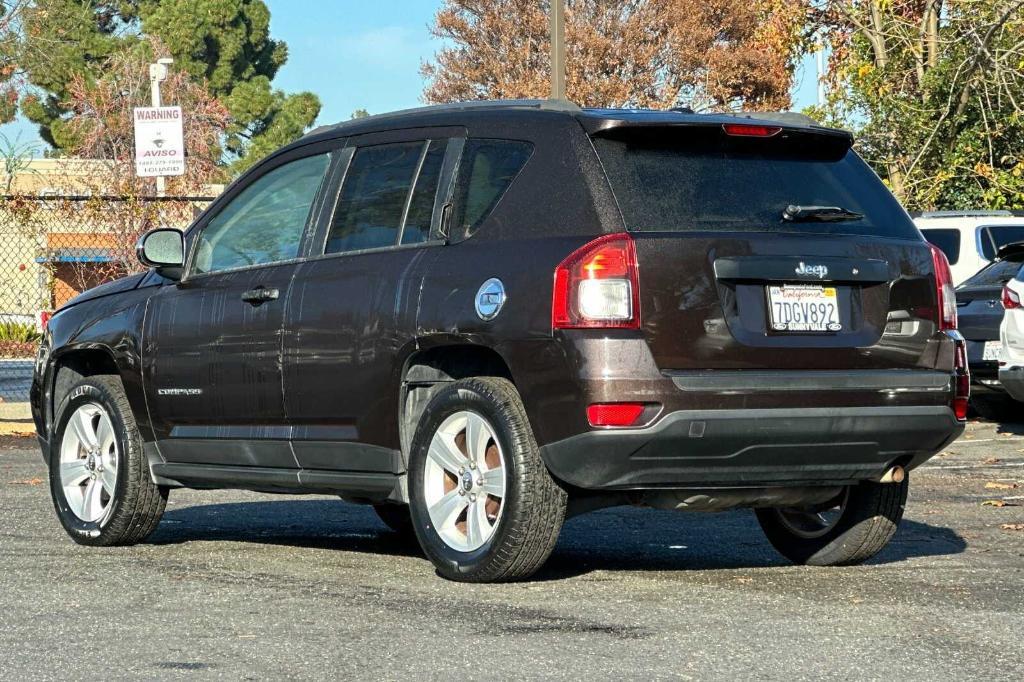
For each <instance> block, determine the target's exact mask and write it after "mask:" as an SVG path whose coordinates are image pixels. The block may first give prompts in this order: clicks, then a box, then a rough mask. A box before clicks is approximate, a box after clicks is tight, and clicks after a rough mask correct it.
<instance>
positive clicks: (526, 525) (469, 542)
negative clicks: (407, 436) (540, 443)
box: [409, 377, 566, 582]
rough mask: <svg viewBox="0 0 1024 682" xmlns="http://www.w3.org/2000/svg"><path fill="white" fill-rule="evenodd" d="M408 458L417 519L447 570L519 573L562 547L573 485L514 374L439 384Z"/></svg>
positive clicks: (422, 537)
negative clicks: (552, 467) (530, 415)
mask: <svg viewBox="0 0 1024 682" xmlns="http://www.w3.org/2000/svg"><path fill="white" fill-rule="evenodd" d="M409 460H410V461H409V499H410V505H409V506H410V509H411V511H412V521H413V528H414V530H415V532H416V537H417V538H418V539H419V541H420V545H421V546H422V547H423V551H424V553H425V554H426V555H427V557H428V558H429V559H430V560H431V561H432V562H433V563H434V566H436V567H437V571H438V573H440V574H441V575H442V576H443V577H445V578H448V579H450V580H458V581H465V582H499V581H509V580H521V579H524V578H527V577H529V576H531V575H533V573H534V572H536V571H537V569H539V568H540V567H541V565H543V563H544V562H545V561H546V560H547V558H548V556H550V554H551V552H552V550H554V548H555V543H556V542H557V540H558V534H559V532H560V531H561V528H562V522H563V521H564V520H565V509H566V493H565V491H564V490H563V489H562V488H561V487H559V486H558V484H557V483H556V482H555V481H554V479H552V478H551V475H550V474H549V473H548V470H547V468H546V467H545V466H544V463H543V461H542V460H541V457H540V452H539V449H538V447H537V443H536V441H535V439H534V437H533V431H532V430H531V428H530V423H529V421H528V420H527V417H526V410H525V409H524V407H523V403H522V401H521V400H520V398H519V393H518V392H517V391H516V389H515V386H513V385H512V383H511V382H509V381H508V380H506V379H500V378H496V377H480V378H473V379H464V380H461V381H456V382H454V383H452V384H450V385H449V386H447V387H445V388H443V389H441V390H440V391H439V392H438V393H437V395H435V396H434V397H433V398H432V399H431V401H430V403H429V404H428V405H427V407H426V409H425V410H424V412H423V415H422V416H421V417H420V420H419V424H418V426H417V428H416V434H415V437H414V438H413V443H412V448H411V451H410V458H409Z"/></svg>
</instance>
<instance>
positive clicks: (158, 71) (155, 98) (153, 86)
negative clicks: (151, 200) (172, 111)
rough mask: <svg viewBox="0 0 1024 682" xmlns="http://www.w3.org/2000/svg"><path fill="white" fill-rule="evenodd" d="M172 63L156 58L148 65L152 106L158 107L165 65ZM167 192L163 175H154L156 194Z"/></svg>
mask: <svg viewBox="0 0 1024 682" xmlns="http://www.w3.org/2000/svg"><path fill="white" fill-rule="evenodd" d="M173 63H174V60H173V59H170V58H164V59H158V60H157V62H156V64H150V65H149V90H150V94H151V96H152V105H153V108H154V109H156V108H159V107H160V106H161V104H160V83H161V82H163V81H164V80H166V79H167V67H168V66H170V65H171V64H173ZM166 193H167V180H166V179H165V178H164V176H163V175H158V176H156V195H157V196H158V197H162V196H164V195H165V194H166Z"/></svg>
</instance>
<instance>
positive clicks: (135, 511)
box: [49, 375, 167, 546]
mask: <svg viewBox="0 0 1024 682" xmlns="http://www.w3.org/2000/svg"><path fill="white" fill-rule="evenodd" d="M57 415H58V416H57V428H56V429H55V430H54V436H53V442H52V443H51V445H50V460H49V461H50V494H51V496H52V498H53V506H54V509H55V510H56V512H57V518H58V519H59V520H60V522H61V525H62V526H64V530H65V531H67V533H68V535H70V536H71V539H72V540H74V541H75V542H77V543H79V544H82V545H93V546H110V545H133V544H136V543H138V542H141V541H142V540H144V539H145V538H146V537H148V536H149V534H150V533H152V532H153V531H154V530H155V529H156V526H157V524H158V523H159V522H160V517H161V516H162V515H163V511H164V506H165V505H166V503H167V489H166V488H162V487H159V486H157V485H156V484H155V483H153V481H152V479H151V478H150V475H149V465H148V463H147V462H146V458H145V455H144V454H143V452H142V439H141V437H140V436H139V431H138V428H137V426H136V424H135V418H134V416H133V415H132V411H131V407H130V406H129V404H128V398H127V396H125V394H124V389H123V388H122V386H121V381H120V379H118V378H117V377H113V376H108V375H100V376H92V377H86V378H85V379H83V380H81V381H79V382H78V383H77V384H75V385H74V386H73V387H72V389H71V390H70V391H69V392H68V394H67V396H66V397H65V398H64V400H63V402H62V404H61V406H60V408H59V410H58V412H57Z"/></svg>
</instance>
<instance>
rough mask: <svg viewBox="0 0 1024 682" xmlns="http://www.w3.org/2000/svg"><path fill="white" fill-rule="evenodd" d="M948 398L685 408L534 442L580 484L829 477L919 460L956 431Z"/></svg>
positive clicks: (828, 481)
mask: <svg viewBox="0 0 1024 682" xmlns="http://www.w3.org/2000/svg"><path fill="white" fill-rule="evenodd" d="M963 428H964V427H963V423H962V422H958V421H957V420H956V417H955V416H954V415H953V412H952V411H951V410H950V409H949V408H947V407H941V406H940V407H900V408H890V407H852V408H806V409H757V410H686V411H679V412H672V413H670V414H668V415H666V416H665V417H664V418H663V419H661V420H660V421H659V422H658V423H656V424H655V425H654V426H651V427H649V428H644V429H608V430H601V431H590V432H587V433H583V434H580V435H577V436H573V437H571V438H567V439H565V440H562V441H558V442H556V443H550V444H548V445H545V446H544V447H542V448H541V454H542V456H543V457H544V461H545V463H546V464H547V466H548V468H549V469H550V470H551V472H552V473H553V474H554V475H555V476H556V477H558V478H559V479H561V480H563V481H565V482H566V483H569V484H571V485H574V486H577V487H580V488H587V489H606V490H607V489H647V488H660V487H672V486H687V485H702V486H754V485H757V486H775V485H836V484H844V483H853V482H857V481H862V480H872V479H875V480H877V479H878V478H879V477H881V475H882V474H883V473H884V472H885V470H886V469H887V468H888V467H889V466H891V465H892V463H893V462H895V461H897V460H899V461H900V463H901V464H903V465H904V466H907V467H909V468H913V467H915V466H918V465H919V464H921V463H922V462H924V461H925V460H927V459H928V458H929V457H931V456H932V455H934V454H935V453H936V452H938V451H939V450H941V449H942V448H944V447H946V445H948V444H949V443H950V442H951V441H953V440H954V439H955V438H956V437H957V436H959V435H960V434H961V433H962V432H963Z"/></svg>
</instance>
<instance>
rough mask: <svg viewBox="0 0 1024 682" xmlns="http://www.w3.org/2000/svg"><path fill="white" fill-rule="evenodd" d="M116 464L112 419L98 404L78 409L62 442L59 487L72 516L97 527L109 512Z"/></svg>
mask: <svg viewBox="0 0 1024 682" xmlns="http://www.w3.org/2000/svg"><path fill="white" fill-rule="evenodd" d="M117 460H118V453H117V439H115V438H114V425H113V424H112V423H111V421H110V415H108V414H107V412H106V410H104V409H103V408H102V407H101V406H100V405H97V404H96V403H85V404H83V405H81V406H80V407H78V409H76V410H75V411H74V413H73V414H72V415H71V419H70V420H69V421H68V428H66V429H65V431H64V437H63V438H62V439H61V444H60V483H61V486H62V487H63V489H64V498H65V499H66V500H67V502H68V507H69V508H70V510H71V513H73V514H74V515H75V516H77V517H78V518H79V519H81V520H82V521H86V522H94V523H98V522H100V521H101V520H102V519H103V517H105V516H106V515H107V514H108V513H109V512H110V509H111V506H112V503H113V501H114V492H115V490H116V489H117Z"/></svg>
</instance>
